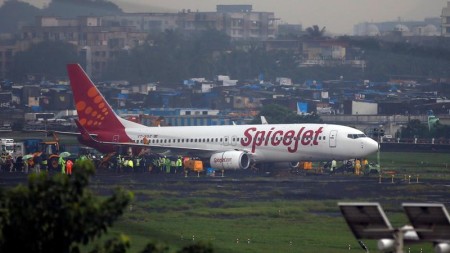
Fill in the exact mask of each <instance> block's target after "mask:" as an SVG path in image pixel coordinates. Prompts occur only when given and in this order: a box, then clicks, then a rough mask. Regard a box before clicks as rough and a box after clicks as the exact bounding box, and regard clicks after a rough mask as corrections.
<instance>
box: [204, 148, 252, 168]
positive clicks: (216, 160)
mask: <svg viewBox="0 0 450 253" xmlns="http://www.w3.org/2000/svg"><path fill="white" fill-rule="evenodd" d="M210 165H211V167H212V168H214V169H219V170H227V169H233V170H236V169H244V170H245V169H247V168H248V167H249V166H250V157H249V155H248V154H247V153H245V152H243V151H234V150H233V151H226V152H222V153H216V154H213V155H212V156H211V158H210Z"/></svg>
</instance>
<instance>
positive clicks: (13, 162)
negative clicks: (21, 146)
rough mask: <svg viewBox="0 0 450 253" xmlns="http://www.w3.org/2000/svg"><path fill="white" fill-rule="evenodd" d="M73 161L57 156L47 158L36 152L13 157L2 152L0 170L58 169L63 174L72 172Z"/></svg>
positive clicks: (37, 170) (33, 170)
mask: <svg viewBox="0 0 450 253" xmlns="http://www.w3.org/2000/svg"><path fill="white" fill-rule="evenodd" d="M73 164H74V162H73V161H72V160H71V159H67V160H66V159H65V158H64V157H62V156H59V157H57V158H55V159H49V158H48V157H47V155H46V154H42V153H40V152H37V153H35V154H33V155H27V156H21V155H19V156H17V157H13V156H11V155H8V154H2V155H1V157H0V171H5V172H23V173H29V172H36V173H39V172H41V171H50V169H51V168H53V169H60V171H61V173H63V174H69V175H71V174H72V167H73Z"/></svg>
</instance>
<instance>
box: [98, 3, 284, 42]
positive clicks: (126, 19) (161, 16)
mask: <svg viewBox="0 0 450 253" xmlns="http://www.w3.org/2000/svg"><path fill="white" fill-rule="evenodd" d="M275 21H276V18H275V15H274V13H273V12H253V11H252V6H251V5H217V10H216V12H198V11H196V12H193V11H191V10H189V9H188V10H186V9H183V10H181V11H180V12H178V13H125V14H120V15H111V16H104V17H102V22H103V25H104V26H130V27H134V28H135V29H136V30H137V31H140V32H147V33H152V32H163V31H166V30H178V31H181V32H183V33H185V34H195V33H196V32H202V31H206V30H210V29H214V30H218V31H223V32H225V33H226V34H227V35H228V36H230V37H231V38H232V39H233V40H248V39H257V40H263V39H268V38H274V37H275V32H276V23H275Z"/></svg>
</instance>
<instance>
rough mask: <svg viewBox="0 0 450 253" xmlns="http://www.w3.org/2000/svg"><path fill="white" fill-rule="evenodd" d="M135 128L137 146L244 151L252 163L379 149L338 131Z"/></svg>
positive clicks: (358, 135) (356, 134)
mask: <svg viewBox="0 0 450 253" xmlns="http://www.w3.org/2000/svg"><path fill="white" fill-rule="evenodd" d="M136 126H137V125H135V127H131V128H130V127H125V132H126V134H127V135H128V137H129V138H130V139H131V140H133V141H134V142H135V143H145V144H148V145H149V147H157V148H165V149H168V150H170V149H174V148H175V149H181V150H190V151H194V152H195V151H198V152H199V153H201V152H207V153H210V154H211V153H217V152H224V151H230V150H238V151H245V152H247V153H248V154H249V155H250V157H251V159H252V160H253V161H255V162H283V161H327V160H331V159H337V160H344V159H352V158H362V157H366V156H368V155H370V154H372V153H374V152H376V151H377V149H378V143H377V142H376V141H374V140H373V139H371V138H369V137H367V136H365V135H364V134H363V133H362V132H361V131H359V130H357V129H354V128H350V127H346V126H340V125H328V124H279V125H278V124H276V125H273V124H272V125H269V124H267V125H232V126H195V127H142V126H141V127H136Z"/></svg>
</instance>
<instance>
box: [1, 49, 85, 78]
mask: <svg viewBox="0 0 450 253" xmlns="http://www.w3.org/2000/svg"><path fill="white" fill-rule="evenodd" d="M70 62H81V59H80V57H79V56H78V53H77V51H76V48H75V46H74V45H72V44H70V43H67V42H61V41H45V42H41V43H38V44H35V45H32V46H31V47H30V48H29V49H28V50H27V51H24V52H20V53H17V54H16V55H15V56H14V60H13V65H12V68H11V69H10V72H9V75H11V76H12V78H13V79H15V80H23V79H24V78H26V76H25V75H27V74H32V75H38V76H43V77H45V78H57V77H64V76H66V64H67V63H70Z"/></svg>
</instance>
